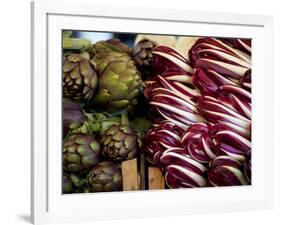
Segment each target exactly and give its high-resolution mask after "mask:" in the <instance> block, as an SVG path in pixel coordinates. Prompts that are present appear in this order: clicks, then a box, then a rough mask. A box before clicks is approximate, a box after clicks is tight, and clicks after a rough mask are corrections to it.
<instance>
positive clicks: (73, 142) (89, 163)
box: [63, 134, 101, 174]
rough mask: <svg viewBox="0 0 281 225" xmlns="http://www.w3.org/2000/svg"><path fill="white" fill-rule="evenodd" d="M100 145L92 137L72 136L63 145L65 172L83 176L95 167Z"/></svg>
mask: <svg viewBox="0 0 281 225" xmlns="http://www.w3.org/2000/svg"><path fill="white" fill-rule="evenodd" d="M100 150H101V148H100V144H99V143H98V142H97V141H96V139H95V138H94V137H92V136H87V135H79V134H73V135H71V136H69V137H68V138H66V139H65V141H64V143H63V168H64V170H65V171H66V172H69V173H75V174H83V173H87V172H88V171H89V170H90V169H91V168H92V167H93V166H95V165H97V163H98V161H99V157H100Z"/></svg>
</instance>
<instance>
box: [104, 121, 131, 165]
mask: <svg viewBox="0 0 281 225" xmlns="http://www.w3.org/2000/svg"><path fill="white" fill-rule="evenodd" d="M101 143H102V145H103V147H102V154H103V155H104V156H105V157H106V158H108V159H110V160H112V161H114V162H121V161H123V160H127V159H132V158H135V157H136V154H137V136H136V132H135V131H134V129H132V128H131V127H130V126H129V125H128V122H127V121H126V118H125V116H124V115H122V121H121V124H120V125H113V126H111V127H110V128H109V129H107V130H106V131H105V132H104V134H103V136H102V140H101Z"/></svg>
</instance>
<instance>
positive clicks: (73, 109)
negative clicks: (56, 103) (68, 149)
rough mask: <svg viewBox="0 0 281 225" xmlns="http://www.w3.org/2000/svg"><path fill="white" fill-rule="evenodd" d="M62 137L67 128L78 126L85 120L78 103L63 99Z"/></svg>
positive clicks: (65, 133) (65, 134)
mask: <svg viewBox="0 0 281 225" xmlns="http://www.w3.org/2000/svg"><path fill="white" fill-rule="evenodd" d="M62 117H63V138H65V137H66V136H67V134H68V132H69V130H72V129H76V128H78V127H80V126H81V125H82V123H83V121H84V120H85V116H84V115H83V113H82V109H81V106H80V104H79V103H76V102H71V101H67V100H64V101H63V114H62Z"/></svg>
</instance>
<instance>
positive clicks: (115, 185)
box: [87, 161, 122, 192]
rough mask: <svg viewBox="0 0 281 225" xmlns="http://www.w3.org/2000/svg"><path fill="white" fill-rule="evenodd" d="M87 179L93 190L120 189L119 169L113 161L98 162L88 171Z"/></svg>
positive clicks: (120, 175)
mask: <svg viewBox="0 0 281 225" xmlns="http://www.w3.org/2000/svg"><path fill="white" fill-rule="evenodd" d="M87 180H88V186H89V188H90V190H91V191H93V192H101V191H121V190H122V174H121V170H120V168H119V166H117V165H116V164H114V163H113V162H109V161H103V162H100V163H99V164H98V165H97V166H96V167H95V168H93V169H92V170H91V171H90V172H89V174H88V177H87Z"/></svg>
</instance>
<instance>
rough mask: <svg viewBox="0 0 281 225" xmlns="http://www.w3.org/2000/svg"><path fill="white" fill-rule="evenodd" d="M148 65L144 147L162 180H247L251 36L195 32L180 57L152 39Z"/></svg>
mask: <svg viewBox="0 0 281 225" xmlns="http://www.w3.org/2000/svg"><path fill="white" fill-rule="evenodd" d="M152 67H153V73H154V74H153V76H151V77H152V79H151V80H149V81H147V82H146V84H147V86H146V89H145V91H144V93H145V96H146V98H147V99H148V101H149V104H150V106H151V109H152V111H153V112H154V114H155V115H154V118H156V119H155V120H154V121H153V127H152V128H151V129H150V130H149V131H148V132H147V133H146V135H145V137H144V152H145V154H146V158H147V160H148V161H149V162H150V163H152V164H154V165H155V166H158V167H159V168H160V170H161V171H162V172H163V175H164V177H165V181H166V184H167V186H168V187H170V188H187V187H204V186H233V185H248V184H251V41H250V40H246V39H217V38H200V39H198V40H197V41H196V42H195V43H194V45H193V46H192V47H191V49H190V50H189V54H188V57H186V56H184V55H183V54H181V53H180V52H178V51H177V50H175V49H173V48H171V47H168V46H163V45H158V46H156V47H154V48H153V49H152ZM159 118H160V119H159Z"/></svg>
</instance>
